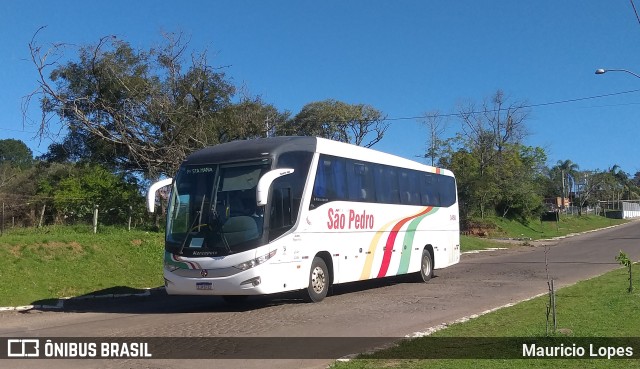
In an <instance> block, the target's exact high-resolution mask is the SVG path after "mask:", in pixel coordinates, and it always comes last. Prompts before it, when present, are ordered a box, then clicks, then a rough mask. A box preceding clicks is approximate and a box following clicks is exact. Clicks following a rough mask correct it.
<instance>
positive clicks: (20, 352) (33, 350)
mask: <svg viewBox="0 0 640 369" xmlns="http://www.w3.org/2000/svg"><path fill="white" fill-rule="evenodd" d="M38 356H40V340H38V339H11V340H7V357H38Z"/></svg>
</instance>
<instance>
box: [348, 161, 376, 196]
mask: <svg viewBox="0 0 640 369" xmlns="http://www.w3.org/2000/svg"><path fill="white" fill-rule="evenodd" d="M370 167H371V164H367V163H357V162H355V161H353V160H348V161H347V174H348V175H347V183H348V187H349V200H350V201H367V202H373V201H375V200H374V199H375V196H374V193H375V188H374V184H373V173H372V171H371V170H370Z"/></svg>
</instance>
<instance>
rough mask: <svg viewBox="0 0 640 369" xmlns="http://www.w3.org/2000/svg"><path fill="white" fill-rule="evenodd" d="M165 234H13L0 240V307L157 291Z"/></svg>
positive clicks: (84, 229)
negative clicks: (147, 289) (138, 290)
mask: <svg viewBox="0 0 640 369" xmlns="http://www.w3.org/2000/svg"><path fill="white" fill-rule="evenodd" d="M162 256H163V235H162V234H160V233H154V232H144V231H136V230H132V231H131V232H127V231H126V230H120V229H114V228H108V227H102V228H100V231H99V232H98V233H97V234H93V233H92V231H91V229H90V227H89V226H78V227H45V228H41V229H36V228H27V229H15V230H10V231H8V232H5V234H4V235H3V236H2V237H0V260H2V264H3V266H2V268H0V277H1V279H2V283H1V284H0V306H16V305H25V304H34V303H35V302H37V303H38V304H42V303H45V304H46V303H51V302H53V301H44V300H47V299H56V298H59V297H69V296H80V295H83V294H87V293H107V292H108V293H124V292H128V291H129V292H131V291H132V290H134V291H135V289H140V288H147V287H157V286H161V285H162V283H163V281H162Z"/></svg>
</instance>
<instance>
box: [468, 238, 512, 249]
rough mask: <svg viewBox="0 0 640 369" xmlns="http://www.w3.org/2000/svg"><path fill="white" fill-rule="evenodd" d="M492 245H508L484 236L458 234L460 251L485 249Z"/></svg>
mask: <svg viewBox="0 0 640 369" xmlns="http://www.w3.org/2000/svg"><path fill="white" fill-rule="evenodd" d="M492 247H508V245H505V244H504V243H501V242H497V241H492V240H490V239H486V238H479V237H471V236H464V235H461V236H460V250H461V251H462V252H466V251H473V250H485V249H488V248H492Z"/></svg>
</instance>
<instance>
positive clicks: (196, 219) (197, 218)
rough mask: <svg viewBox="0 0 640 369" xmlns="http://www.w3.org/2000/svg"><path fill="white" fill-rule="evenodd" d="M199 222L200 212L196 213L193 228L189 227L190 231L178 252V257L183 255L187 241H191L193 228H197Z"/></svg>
mask: <svg viewBox="0 0 640 369" xmlns="http://www.w3.org/2000/svg"><path fill="white" fill-rule="evenodd" d="M199 220H200V211H196V216H195V217H194V218H193V223H191V226H190V227H189V229H187V234H185V235H184V241H182V245H180V250H178V255H182V251H183V250H184V247H185V246H186V245H187V240H188V239H189V235H190V234H191V231H192V230H193V227H195V226H196V223H197V222H198V221H199Z"/></svg>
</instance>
